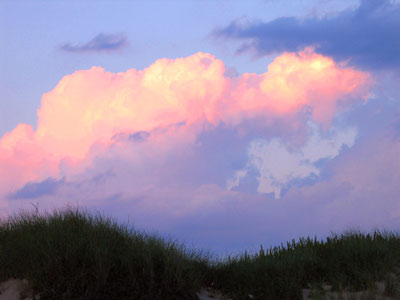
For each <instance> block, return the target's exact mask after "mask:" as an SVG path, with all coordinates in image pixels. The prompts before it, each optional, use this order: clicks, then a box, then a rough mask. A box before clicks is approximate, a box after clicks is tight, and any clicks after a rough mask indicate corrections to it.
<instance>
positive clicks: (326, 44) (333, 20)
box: [214, 0, 400, 69]
mask: <svg viewBox="0 0 400 300" xmlns="http://www.w3.org/2000/svg"><path fill="white" fill-rule="evenodd" d="M395 28H400V5H399V3H397V2H393V1H390V0H383V1H381V0H362V1H361V4H360V6H359V7H358V8H356V9H354V10H346V11H343V12H341V13H338V14H337V15H334V16H325V17H322V18H317V17H312V18H306V19H298V18H295V17H281V18H277V19H275V20H272V21H269V22H261V21H257V22H247V23H246V24H244V25H243V22H239V21H235V22H233V23H231V24H230V25H228V26H227V27H225V28H222V29H218V30H216V31H215V33H214V34H215V35H216V36H219V37H226V38H234V39H241V40H245V41H246V42H245V43H244V44H243V45H242V47H241V48H240V49H239V52H240V51H246V50H251V49H252V50H255V51H256V52H257V54H258V55H260V56H263V55H268V54H275V53H280V52H283V51H291V52H293V51H299V50H300V49H303V48H304V47H308V46H313V47H315V49H316V50H317V51H318V52H320V53H322V54H324V55H328V56H331V57H333V58H335V59H336V60H339V61H343V60H349V61H350V62H351V63H352V64H355V65H357V66H363V67H366V68H372V69H381V68H384V69H385V68H393V69H396V68H398V67H399V66H400V57H399V55H398V53H399V52H400V43H399V42H398V41H399V39H400V32H399V31H398V30H395Z"/></svg>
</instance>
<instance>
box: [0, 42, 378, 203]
mask: <svg viewBox="0 0 400 300" xmlns="http://www.w3.org/2000/svg"><path fill="white" fill-rule="evenodd" d="M225 71H226V70H225V66H224V63H223V62H222V61H221V60H219V59H216V58H215V57H214V56H212V55H211V54H207V53H197V54H195V55H192V56H189V57H186V58H178V59H160V60H157V61H156V62H155V63H154V64H152V65H151V66H149V67H148V68H146V69H144V70H135V69H130V70H127V71H126V72H121V73H117V74H114V73H110V72H106V71H104V70H103V69H102V68H99V67H93V68H91V69H89V70H83V71H77V72H75V73H73V74H71V75H67V76H65V77H64V78H63V79H62V80H61V81H60V82H59V83H58V84H57V86H56V87H55V88H54V89H53V90H52V91H50V92H49V93H46V94H44V95H43V98H42V103H41V107H40V108H39V109H38V112H37V114H38V123H37V129H36V130H33V128H32V127H31V126H30V125H27V124H19V125H18V126H17V127H16V128H15V129H14V130H13V131H11V132H9V133H7V134H6V135H4V136H3V137H2V138H1V140H0V182H1V183H0V194H5V193H9V192H11V191H13V190H15V189H17V188H19V187H21V186H22V185H23V184H25V183H27V182H29V181H39V180H44V179H45V178H48V177H54V178H60V177H61V176H68V175H71V174H78V173H79V172H81V171H83V170H84V169H85V168H87V167H89V166H90V165H91V161H92V160H93V159H94V158H95V157H96V155H97V154H99V153H103V154H104V153H106V152H107V151H114V150H113V149H118V151H119V153H120V154H121V155H123V153H124V147H125V146H124V143H123V142H122V143H120V142H119V141H118V136H121V135H122V136H123V135H124V134H125V135H128V136H129V135H130V134H133V133H137V132H145V133H146V143H144V144H143V145H140V146H139V145H135V146H134V149H133V150H132V149H131V148H130V150H129V151H128V150H127V151H126V156H129V160H130V161H133V160H136V161H137V162H138V163H143V162H146V161H152V160H154V159H156V160H157V159H159V160H162V159H163V158H162V157H163V156H162V155H163V154H162V153H169V152H170V151H173V150H171V149H175V148H177V147H178V146H179V145H185V144H188V143H189V144H193V143H194V140H195V136H196V134H198V133H199V132H201V131H202V130H204V128H207V126H208V127H210V126H211V127H213V126H217V125H218V124H221V123H224V124H227V125H232V126H235V125H237V124H239V123H240V122H242V121H243V120H246V119H252V118H256V117H257V118H258V117H268V116H274V117H285V116H287V115H293V114H296V113H297V112H300V111H302V110H304V109H307V110H311V111H312V119H313V120H314V121H315V122H317V123H320V124H324V125H326V126H327V125H329V123H330V122H331V120H332V118H333V117H334V115H335V113H336V112H337V111H338V109H341V107H342V106H344V105H346V104H347V103H349V102H350V101H354V100H360V99H362V98H366V97H367V96H368V90H369V87H370V85H371V79H370V76H369V74H368V73H365V72H361V71H357V70H355V69H352V68H350V67H346V66H343V65H339V64H337V63H335V62H334V61H333V60H332V59H330V58H328V57H325V56H322V55H319V54H316V53H314V52H313V50H312V49H306V50H305V51H303V52H299V53H283V54H282V55H281V56H279V57H277V58H276V59H275V60H274V61H273V62H272V63H271V64H270V65H269V67H268V70H267V71H266V72H265V73H263V74H249V73H245V74H242V75H241V76H238V77H233V78H231V77H225V76H224V74H225ZM205 124H208V125H207V126H204V125H205ZM115 151H117V150H115ZM132 153H134V154H133V156H134V157H133V156H132ZM165 155H167V154H165ZM135 157H136V158H135ZM165 159H167V158H165ZM3 205H4V203H3Z"/></svg>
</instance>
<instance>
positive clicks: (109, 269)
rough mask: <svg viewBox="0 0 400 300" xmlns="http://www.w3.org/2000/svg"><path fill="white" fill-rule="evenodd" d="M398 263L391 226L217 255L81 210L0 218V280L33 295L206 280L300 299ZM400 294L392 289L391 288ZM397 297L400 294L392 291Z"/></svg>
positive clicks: (92, 295)
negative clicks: (16, 281) (24, 282)
mask: <svg viewBox="0 0 400 300" xmlns="http://www.w3.org/2000/svg"><path fill="white" fill-rule="evenodd" d="M398 262H400V237H399V235H398V234H395V233H392V232H388V231H384V232H380V231H375V232H373V233H370V234H362V233H360V232H347V233H344V234H341V235H332V236H331V237H329V238H327V239H326V240H324V241H319V240H317V239H311V238H302V239H300V240H298V241H294V240H293V241H292V242H290V243H287V244H286V245H281V246H280V247H275V248H269V249H264V248H263V247H261V249H260V251H259V252H258V253H255V254H248V253H244V254H242V255H239V256H236V257H227V258H225V259H216V258H213V257H212V256H211V255H209V254H207V253H203V252H200V251H197V250H189V249H187V248H185V246H184V245H183V244H179V243H177V242H173V241H169V240H165V239H162V238H160V237H158V236H156V235H149V234H146V233H144V232H140V231H137V230H134V229H132V228H128V226H127V225H121V224H118V223H117V222H116V221H114V220H112V219H110V218H106V217H104V216H102V215H100V214H91V213H88V212H87V211H85V210H84V209H72V208H68V209H65V210H61V211H54V212H52V213H39V212H38V211H36V212H33V213H26V212H25V213H19V214H16V215H14V216H11V217H8V218H6V219H2V220H1V222H0V281H5V280H7V279H9V278H11V277H13V278H21V279H22V278H26V279H28V281H29V282H30V283H31V284H32V288H33V289H34V291H35V292H37V293H38V294H40V299H42V300H43V299H52V300H53V299H85V300H90V299H96V300H97V299H100V300H101V299H135V300H136V299H148V300H150V299H151V300H157V299H172V300H173V299H197V296H196V292H197V291H199V290H200V289H201V288H202V287H209V286H212V287H213V288H215V289H218V290H220V291H222V292H223V293H224V294H226V295H228V296H230V297H232V298H233V299H279V300H282V299H293V300H295V299H302V289H303V288H307V287H309V286H312V287H314V288H315V287H320V286H322V285H323V284H327V283H329V284H330V285H332V286H333V287H332V288H333V290H343V289H344V288H345V287H346V288H351V289H353V290H362V289H367V288H370V287H372V286H373V284H374V282H375V281H377V280H386V281H387V282H388V284H387V286H388V287H389V289H388V293H391V294H393V295H395V296H394V297H396V295H398V293H399V291H398V283H397V282H396V280H397V279H396V278H394V277H393V278H392V277H388V275H387V274H388V273H389V272H390V271H391V270H393V267H394V266H395V265H396V264H397V263H398ZM398 296H399V297H400V295H398ZM399 299H400V298H399Z"/></svg>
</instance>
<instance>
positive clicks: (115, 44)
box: [60, 33, 128, 53]
mask: <svg viewBox="0 0 400 300" xmlns="http://www.w3.org/2000/svg"><path fill="white" fill-rule="evenodd" d="M127 45H128V40H127V38H126V37H125V36H124V35H122V34H104V33H100V34H98V35H96V36H95V37H94V38H93V39H91V40H90V41H89V42H87V43H85V44H71V43H66V44H64V45H62V46H61V47H60V49H61V50H63V51H67V52H74V53H84V52H111V51H116V50H119V49H122V48H124V47H126V46H127Z"/></svg>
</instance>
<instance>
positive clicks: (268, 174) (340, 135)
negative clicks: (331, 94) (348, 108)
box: [227, 122, 357, 198]
mask: <svg viewBox="0 0 400 300" xmlns="http://www.w3.org/2000/svg"><path fill="white" fill-rule="evenodd" d="M308 126H309V128H310V131H311V134H310V136H309V138H308V140H307V142H306V144H305V145H304V146H303V147H301V148H299V149H297V150H289V149H288V147H287V146H286V145H285V144H284V143H283V142H282V140H281V139H279V138H274V139H271V140H270V141H267V140H264V139H256V140H253V141H252V142H251V143H250V145H249V147H248V161H247V164H246V167H245V168H244V169H241V170H239V171H237V172H236V173H235V175H234V176H233V178H231V179H229V180H228V181H227V188H228V189H233V188H235V187H237V186H239V184H240V181H241V180H242V179H243V178H245V177H246V176H247V174H248V171H249V170H250V169H254V168H255V169H256V170H257V171H258V173H259V176H258V177H257V180H258V188H257V191H258V192H259V193H274V195H275V198H280V196H281V191H282V189H283V188H285V187H287V186H288V184H289V183H290V182H291V181H292V180H295V179H306V178H308V177H310V176H313V175H314V176H319V175H320V169H319V168H318V167H317V166H316V163H317V162H318V161H320V160H321V159H332V158H334V157H336V156H338V155H339V153H340V151H341V149H342V147H343V146H344V145H345V146H347V147H349V148H350V147H352V146H353V145H354V142H355V139H356V136H357V129H355V128H346V129H345V130H342V131H340V132H339V131H337V130H336V129H334V128H333V129H332V130H330V131H329V132H328V133H327V134H326V137H322V136H321V132H320V130H319V128H318V126H317V125H316V124H314V123H312V122H309V123H308Z"/></svg>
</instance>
